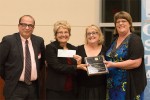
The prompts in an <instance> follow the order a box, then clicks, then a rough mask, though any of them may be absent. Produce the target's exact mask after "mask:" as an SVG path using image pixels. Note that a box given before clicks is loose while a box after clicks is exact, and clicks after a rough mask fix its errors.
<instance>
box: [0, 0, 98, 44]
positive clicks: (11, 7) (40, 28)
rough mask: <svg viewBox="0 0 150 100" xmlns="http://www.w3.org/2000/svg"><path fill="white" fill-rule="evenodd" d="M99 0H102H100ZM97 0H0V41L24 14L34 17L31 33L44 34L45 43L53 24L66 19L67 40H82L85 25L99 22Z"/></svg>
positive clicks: (81, 41)
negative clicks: (69, 30) (33, 26)
mask: <svg viewBox="0 0 150 100" xmlns="http://www.w3.org/2000/svg"><path fill="white" fill-rule="evenodd" d="M100 1H101V0H100ZM100 1H99V0H1V2H0V12H1V14H0V41H1V39H2V37H3V36H5V35H8V34H12V33H14V32H17V31H18V29H17V24H18V19H19V18H20V17H21V16H22V15H25V14H30V15H32V16H33V17H34V18H35V20H36V27H35V30H34V34H36V35H39V36H41V37H43V38H44V40H45V44H48V43H49V41H50V40H54V36H53V24H54V23H55V22H56V21H58V20H67V21H68V22H69V23H70V24H71V26H72V31H71V34H72V36H71V38H70V41H69V42H70V43H72V44H74V45H80V44H83V43H84V33H85V27H86V26H87V25H90V24H97V25H99V22H100V10H99V8H100V7H99V6H100Z"/></svg>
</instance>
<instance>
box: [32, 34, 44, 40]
mask: <svg viewBox="0 0 150 100" xmlns="http://www.w3.org/2000/svg"><path fill="white" fill-rule="evenodd" d="M31 38H33V39H36V40H39V41H44V39H43V38H42V37H40V36H37V35H34V34H32V35H31Z"/></svg>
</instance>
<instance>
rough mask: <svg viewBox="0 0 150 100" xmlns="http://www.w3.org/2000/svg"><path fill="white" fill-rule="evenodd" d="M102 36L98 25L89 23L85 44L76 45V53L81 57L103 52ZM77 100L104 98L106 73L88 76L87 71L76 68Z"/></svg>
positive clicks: (103, 99)
mask: <svg viewBox="0 0 150 100" xmlns="http://www.w3.org/2000/svg"><path fill="white" fill-rule="evenodd" d="M103 43H104V36H103V34H102V32H101V29H100V27H98V26H96V25H90V26H88V27H87V28H86V30H85V44H83V45H80V46H78V49H77V54H78V55H80V56H81V57H82V62H81V63H83V64H84V63H85V61H84V58H85V57H95V56H99V55H104V54H105V46H104V45H103ZM77 83H78V100H105V99H106V75H105V74H102V75H92V76H88V74H87V71H84V70H80V69H79V70H78V74H77Z"/></svg>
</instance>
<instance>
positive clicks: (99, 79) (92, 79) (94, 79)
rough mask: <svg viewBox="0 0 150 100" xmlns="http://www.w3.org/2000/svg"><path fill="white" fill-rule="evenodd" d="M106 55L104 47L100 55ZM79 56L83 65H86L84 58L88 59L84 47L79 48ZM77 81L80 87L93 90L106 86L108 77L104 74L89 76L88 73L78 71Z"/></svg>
mask: <svg viewBox="0 0 150 100" xmlns="http://www.w3.org/2000/svg"><path fill="white" fill-rule="evenodd" d="M104 53H105V49H104V46H102V49H101V52H100V53H99V55H100V54H104ZM77 54H78V55H80V56H82V63H85V61H84V57H87V55H86V52H85V49H84V45H81V46H78V48H77ZM97 56H98V55H97ZM77 81H78V82H77V83H78V85H79V86H85V87H93V88H94V87H99V86H100V85H106V75H105V74H102V75H93V76H88V74H87V71H83V70H78V75H77Z"/></svg>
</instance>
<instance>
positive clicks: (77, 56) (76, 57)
mask: <svg viewBox="0 0 150 100" xmlns="http://www.w3.org/2000/svg"><path fill="white" fill-rule="evenodd" d="M73 58H74V59H75V60H76V61H77V64H81V61H82V57H81V56H79V55H74V56H73Z"/></svg>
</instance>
